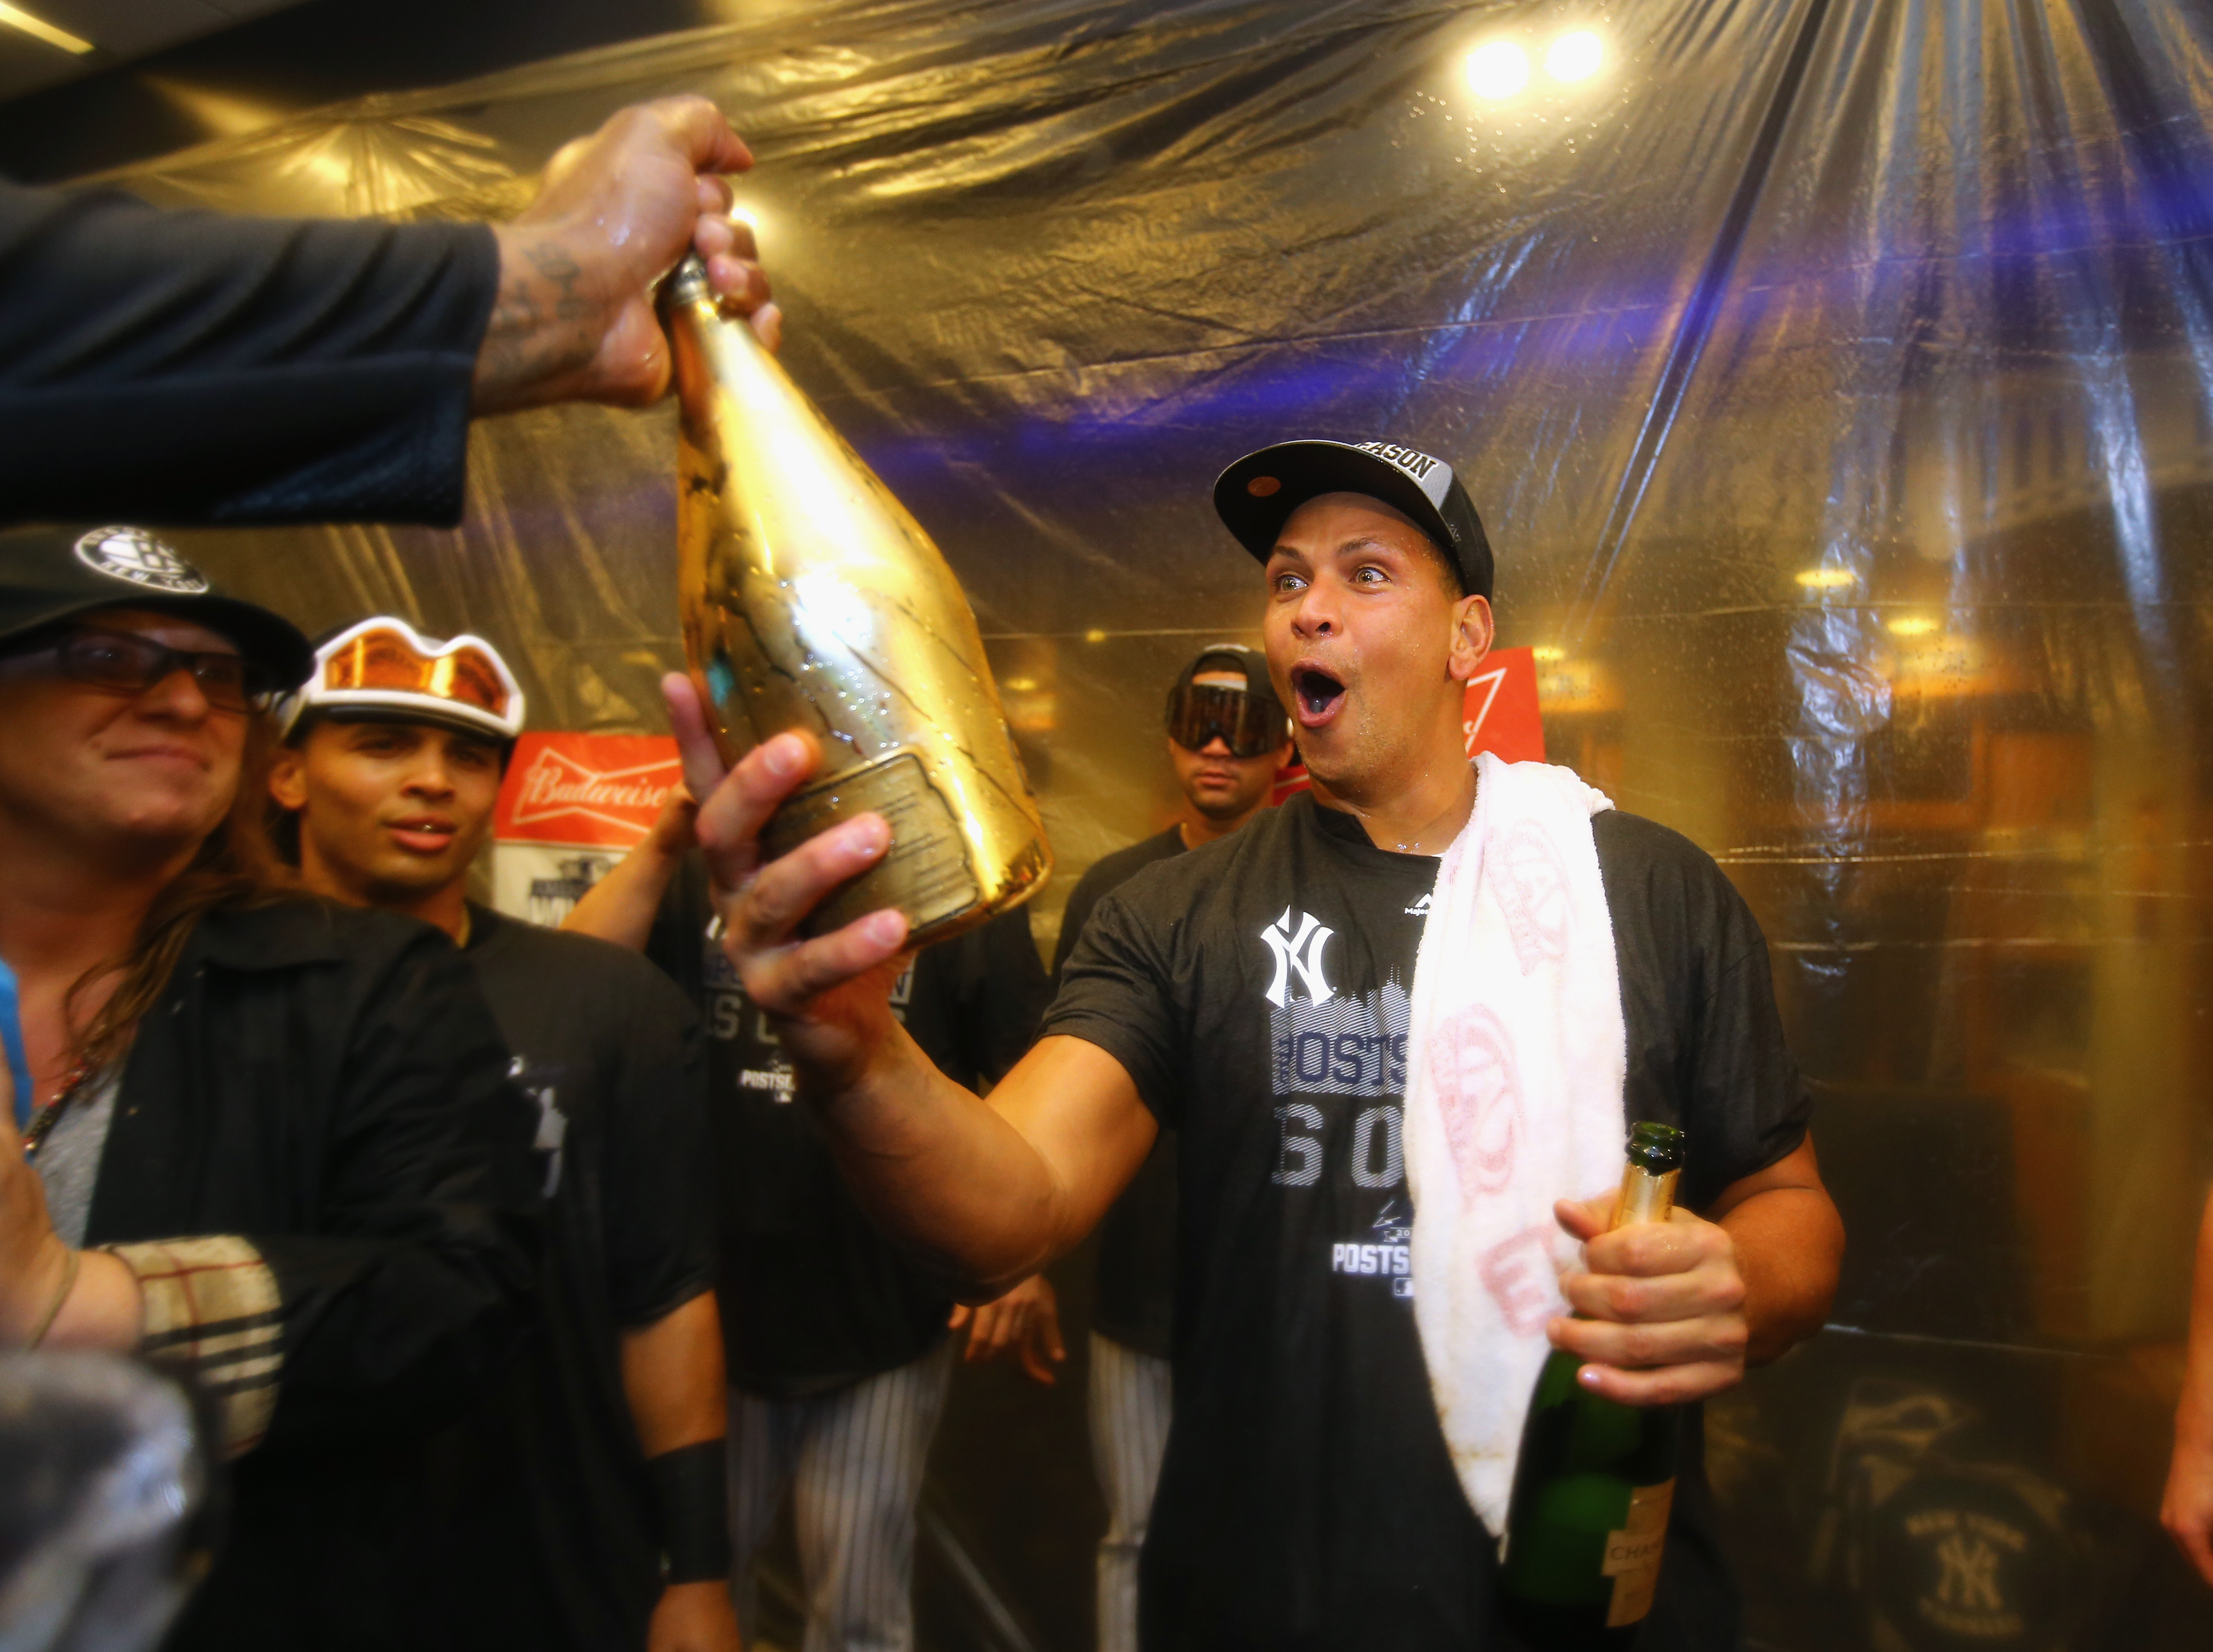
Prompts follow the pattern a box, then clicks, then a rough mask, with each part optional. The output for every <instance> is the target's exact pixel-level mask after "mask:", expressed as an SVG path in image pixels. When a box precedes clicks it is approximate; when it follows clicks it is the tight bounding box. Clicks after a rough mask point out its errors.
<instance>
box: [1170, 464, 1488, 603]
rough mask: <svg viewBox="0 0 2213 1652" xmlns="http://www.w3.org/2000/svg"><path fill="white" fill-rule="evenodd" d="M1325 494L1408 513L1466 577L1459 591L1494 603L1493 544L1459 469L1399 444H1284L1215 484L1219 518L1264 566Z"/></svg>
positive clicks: (1232, 468) (1233, 469)
mask: <svg viewBox="0 0 2213 1652" xmlns="http://www.w3.org/2000/svg"><path fill="white" fill-rule="evenodd" d="M1325 493H1364V494H1366V495H1367V496H1368V497H1369V498H1371V499H1381V501H1383V503H1385V504H1387V505H1391V506H1393V507H1394V508H1396V509H1399V510H1401V511H1404V512H1405V515H1407V517H1408V518H1409V519H1410V520H1411V521H1412V522H1413V524H1414V525H1415V526H1416V527H1418V528H1420V529H1421V530H1422V532H1423V533H1426V534H1428V535H1429V536H1430V539H1433V540H1435V541H1436V545H1437V546H1438V548H1439V549H1440V550H1442V551H1443V552H1444V553H1445V554H1446V556H1447V557H1448V558H1449V559H1450V560H1451V562H1452V564H1453V566H1454V568H1456V569H1457V570H1459V572H1460V588H1461V590H1462V591H1464V592H1466V594H1468V595H1470V596H1479V597H1483V598H1485V599H1488V598H1489V597H1490V595H1491V576H1492V570H1491V541H1490V540H1489V539H1486V538H1484V532H1483V523H1482V521H1481V520H1480V519H1479V518H1478V516H1477V515H1476V514H1475V506H1474V505H1473V504H1472V503H1469V500H1468V497H1467V490H1466V488H1464V487H1462V486H1461V485H1460V478H1459V477H1458V476H1457V475H1455V474H1454V472H1453V467H1452V466H1450V465H1448V464H1447V463H1445V461H1444V460H1442V459H1439V458H1438V457H1436V455H1435V454H1426V453H1424V452H1423V451H1422V450H1421V449H1420V448H1409V447H1407V446H1406V445H1405V443H1403V442H1327V441H1322V440H1320V439H1309V440H1302V441H1298V442H1277V443H1276V445H1275V446H1274V447H1272V448H1261V449H1260V451H1259V452H1258V453H1248V454H1246V455H1245V457H1244V458H1242V459H1241V460H1238V461H1237V462H1236V463H1235V464H1234V465H1232V466H1230V467H1229V468H1228V470H1226V471H1224V472H1222V474H1221V475H1220V476H1217V477H1216V478H1215V479H1214V509H1215V514H1216V515H1219V516H1220V517H1221V518H1222V525H1223V526H1224V527H1228V530H1229V531H1230V532H1231V533H1234V534H1235V535H1236V536H1237V542H1238V543H1239V544H1240V545H1241V546H1244V547H1245V548H1246V549H1247V551H1250V552H1252V553H1253V555H1254V556H1255V557H1257V558H1259V559H1260V560H1261V561H1262V562H1265V561H1267V559H1268V558H1269V556H1270V555H1271V553H1272V552H1274V550H1275V548H1276V536H1277V534H1279V533H1282V532H1283V522H1284V520H1285V519H1286V518H1287V517H1289V515H1290V514H1291V513H1292V512H1293V511H1294V510H1296V509H1298V508H1299V507H1300V506H1301V505H1302V504H1304V503H1306V502H1307V501H1308V500H1309V499H1314V498H1319V497H1320V496H1321V495H1323V494H1325Z"/></svg>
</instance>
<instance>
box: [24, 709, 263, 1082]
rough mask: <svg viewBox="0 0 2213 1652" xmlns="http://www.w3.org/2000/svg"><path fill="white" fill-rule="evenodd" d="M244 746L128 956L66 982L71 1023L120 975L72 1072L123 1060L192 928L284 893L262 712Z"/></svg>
mask: <svg viewBox="0 0 2213 1652" xmlns="http://www.w3.org/2000/svg"><path fill="white" fill-rule="evenodd" d="M246 715H247V722H246V747H245V750H244V752H243V753H241V756H240V759H239V765H238V790H237V793H236V795H235V796H233V797H232V798H231V800H230V809H229V813H227V814H225V815H224V816H223V821H222V824H220V825H219V826H216V829H215V830H214V831H213V832H210V833H208V835H207V838H206V839H205V840H204V842H202V843H201V844H200V848H199V853H198V855H196V856H193V857H192V864H191V865H190V866H188V867H186V869H185V870H184V871H183V872H182V873H181V874H180V875H178V876H177V878H176V879H175V880H174V881H172V882H171V883H170V885H169V887H168V888H166V889H164V890H162V893H161V894H160V895H158V896H157V897H155V901H154V905H153V906H152V908H151V909H150V910H149V911H148V912H147V914H146V921H145V923H144V924H142V925H140V927H139V930H138V938H137V941H136V942H134V943H133V944H132V946H131V951H130V953H129V954H128V955H127V956H125V957H123V958H119V959H113V960H109V961H107V962H106V963H101V964H95V965H94V966H93V967H92V968H90V969H88V970H87V971H86V972H84V973H83V974H82V975H80V976H78V977H77V978H76V981H75V982H74V983H73V984H71V985H70V990H69V997H68V998H67V999H66V1000H65V1001H64V1005H63V1015H64V1019H65V1020H67V1021H75V1020H76V1017H75V1016H74V1015H70V1013H69V1012H70V1005H72V1004H74V1003H76V999H77V997H78V995H79V994H80V993H82V992H84V991H87V990H88V989H89V988H90V987H91V986H92V984H94V982H96V981H100V980H103V979H105V978H107V977H108V976H110V975H117V976H119V977H120V979H119V980H118V981H117V982H116V985H115V991H113V993H111V994H110V995H109V996H108V999H107V1003H104V1004H102V1005H101V1007H100V1011H99V1013H98V1014H96V1015H94V1016H93V1018H92V1019H91V1021H89V1022H88V1023H87V1024H86V1027H85V1028H84V1031H83V1032H82V1033H78V1034H76V1038H75V1039H74V1040H73V1041H72V1048H71V1050H70V1055H71V1056H72V1058H74V1064H75V1070H76V1071H78V1072H81V1073H95V1072H98V1071H99V1070H101V1068H103V1067H105V1066H107V1064H109V1063H111V1062H113V1061H114V1060H115V1059H116V1058H118V1057H119V1056H121V1055H122V1053H123V1052H124V1050H125V1048H126V1047H127V1046H128V1045H130V1042H131V1033H133V1032H134V1031H136V1030H137V1026H138V1021H139V1018H140V1017H142V1016H143V1015H145V1013H146V1012H147V1011H148V1010H149V1009H152V1008H153V1007H154V1005H155V1001H156V1000H158V999H159V998H160V997H161V996H162V989H163V988H165V987H166V986H168V984H169V976H170V973H171V972H173V971H174V969H175V968H176V966H177V959H178V958H179V956H180V954H182V953H183V952H184V949H185V942H186V939H187V938H188V937H189V936H191V935H192V929H193V927H194V926H195V925H196V924H198V922H199V921H200V919H201V918H203V917H206V916H207V914H208V913H210V912H211V911H216V910H217V909H218V908H220V907H225V906H256V905H262V904H264V903H265V902H267V901H271V900H274V899H277V898H278V897H280V896H281V895H283V893H286V891H287V889H288V887H289V885H290V875H289V874H288V873H287V872H286V870H285V868H284V866H283V863H282V862H281V861H279V860H278V859H277V853H276V850H274V849H273V848H272V847H271V844H270V842H269V830H268V825H267V804H268V799H269V764H270V759H271V756H272V755H273V754H274V753H275V752H276V749H277V727H276V724H275V723H274V722H272V721H271V719H270V717H269V716H268V715H267V714H266V713H265V712H260V711H249V712H247V714H246Z"/></svg>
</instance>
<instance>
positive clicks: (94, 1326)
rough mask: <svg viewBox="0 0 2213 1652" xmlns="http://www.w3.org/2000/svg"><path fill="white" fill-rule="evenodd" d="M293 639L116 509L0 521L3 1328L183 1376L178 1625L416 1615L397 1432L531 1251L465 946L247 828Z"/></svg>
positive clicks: (503, 1059)
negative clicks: (191, 1504) (307, 890)
mask: <svg viewBox="0 0 2213 1652" xmlns="http://www.w3.org/2000/svg"><path fill="white" fill-rule="evenodd" d="M310 658H311V655H310V650H309V649H308V642H307V639H306V638H305V637H302V636H301V634H300V633H299V631H297V630H296V628H295V627H294V626H292V625H290V623H289V622H287V621H286V620H284V619H281V618H280V617H279V616H277V615H276V614H273V613H270V612H268V611H267V610H265V609H263V608H259V607H255V606H254V605H253V604H251V603H248V602H244V601H241V600H237V599H235V598H233V597H229V596H226V595H224V594H223V593H222V592H220V591H218V590H216V588H214V586H212V585H211V584H210V582H208V580H207V579H206V577H205V576H204V575H202V574H201V573H200V571H199V570H198V569H196V568H194V567H193V566H192V564H190V563H188V562H186V560H185V559H184V558H182V557H180V556H179V555H178V554H177V552H175V551H174V549H173V548H171V547H170V546H167V545H165V544H163V543H162V541H161V540H159V539H155V537H153V536H152V535H151V534H149V533H143V532H142V531H140V530H138V529H136V528H127V527H107V528H95V529H93V530H91V531H89V532H85V533H76V532H74V531H61V530H48V529H41V530H34V531H28V532H24V533H14V534H9V535H6V536H0V959H4V960H5V961H6V962H7V964H8V965H9V967H10V969H11V970H12V971H13V972H14V973H15V979H16V984H17V989H18V994H19V1004H20V1008H21V1017H22V1030H23V1041H24V1045H25V1047H26V1054H27V1058H28V1059H27V1067H28V1070H29V1074H30V1077H31V1087H30V1088H31V1090H32V1094H28V1095H24V1096H11V1098H10V1100H11V1101H12V1102H15V1103H17V1104H20V1114H19V1113H18V1112H17V1111H16V1110H15V1109H13V1108H10V1109H0V1115H4V1116H0V1348H7V1349H12V1348H24V1347H33V1346H40V1345H44V1346H47V1347H64V1348H87V1349H107V1350H125V1351H133V1352H136V1353H137V1354H138V1355H140V1356H143V1358H145V1359H148V1360H149V1361H151V1362H154V1363H155V1364H156V1365H160V1366H162V1367H165V1368H168V1369H172V1370H174V1371H177V1372H178V1373H180V1375H183V1376H184V1377H185V1378H186V1380H187V1381H189V1382H191V1383H192V1384H193V1385H195V1386H197V1387H198V1389H199V1391H200V1392H201V1393H203V1394H204V1395H205V1396H206V1398H207V1401H208V1408H209V1409H208V1414H209V1415H210V1417H212V1419H213V1423H214V1427H215V1429H216V1431H217V1435H218V1436H219V1437H217V1438H216V1439H215V1440H214V1441H212V1442H210V1443H211V1445H212V1446H213V1447H214V1448H216V1451H217V1452H218V1453H219V1454H223V1455H226V1456H229V1457H231V1458H234V1459H235V1465H234V1470H233V1490H232V1495H231V1497H230V1500H229V1502H230V1508H229V1520H228V1522H227V1525H228V1532H227V1534H226V1537H225V1540H224V1545H223V1549H222V1551H221V1552H220V1553H219V1555H218V1557H217V1558H216V1564H215V1566H214V1568H213V1570H212V1571H211V1572H210V1575H209V1576H208V1577H207V1578H206V1580H205V1581H204V1583H203V1585H202V1587H201V1588H200V1589H199V1591H198V1594H197V1596H196V1597H195V1598H194V1599H193V1600H192V1602H191V1603H190V1604H189V1605H188V1606H187V1607H186V1610H185V1612H184V1615H183V1617H182V1618H181V1620H180V1623H179V1625H178V1626H177V1628H176V1630H175V1631H174V1634H173V1636H172V1637H171V1639H170V1640H169V1642H168V1645H169V1646H171V1647H174V1648H187V1649H198V1648H203V1647H208V1648H215V1647H219V1648H223V1649H225V1652H256V1649H271V1652H275V1649H291V1648H297V1647H304V1646H346V1647H361V1648H380V1649H381V1648H387V1647H388V1648H393V1649H399V1648H401V1647H412V1645H414V1644H415V1642H414V1641H413V1639H412V1637H411V1636H410V1635H409V1634H408V1633H407V1632H406V1625H405V1623H404V1621H403V1618H402V1617H401V1613H400V1603H401V1602H402V1601H403V1600H405V1596H406V1594H407V1591H408V1588H409V1579H408V1576H407V1570H406V1567H405V1558H406V1557H405V1542H404V1538H405V1532H406V1529H407V1522H408V1521H409V1520H411V1519H412V1515H413V1514H414V1512H415V1509H416V1507H417V1504H418V1501H419V1499H420V1497H421V1495H422V1493H423V1490H424V1478H423V1467H422V1463H421V1458H420V1453H421V1449H422V1447H423V1445H424V1442H426V1441H427V1440H428V1439H429V1438H430V1436H431V1435H432V1434H433V1433H434V1432H435V1431H436V1429H438V1428H440V1427H442V1426H443V1425H444V1424H445V1423H448V1421H450V1420H451V1419H452V1418H454V1417H458V1416H460V1415H462V1414H463V1413H464V1412H466V1410H467V1409H468V1408H469V1407H470V1406H471V1405H473V1404H475V1403H476V1402H477V1400H478V1399H479V1395H480V1394H481V1393H484V1392H485V1391H486V1389H487V1388H488V1387H489V1385H490V1382H491V1378H492V1376H493V1375H494V1374H495V1373H496V1372H497V1370H498V1369H499V1368H500V1366H501V1364H502V1362H503V1361H504V1360H505V1359H506V1358H507V1357H508V1356H509V1354H510V1353H511V1352H512V1350H514V1349H515V1346H516V1345H517V1344H518V1341H519V1339H520V1338H521V1334H522V1332H523V1329H524V1325H525V1306H526V1303H527V1299H528V1296H529V1292H530V1288H531V1283H532V1278H533V1269H534V1259H535V1254H536V1250H537V1244H538V1221H539V1214H540V1192H539V1184H540V1178H541V1176H542V1172H541V1171H540V1168H539V1167H538V1166H537V1164H536V1163H535V1161H534V1160H533V1155H532V1152H531V1143H532V1140H533V1135H534V1133H535V1131H536V1119H535V1115H534V1112H533V1109H532V1108H531V1107H530V1106H529V1105H528V1104H527V1102H526V1101H525V1100H524V1099H523V1097H522V1096H521V1094H520V1093H519V1092H518V1091H517V1090H516V1089H515V1088H513V1087H512V1086H510V1085H509V1082H507V1062H508V1057H507V1051H506V1048H505V1045H503V1042H502V1041H501V1039H500V1036H499V1030H498V1028H497V1026H496V1025H495V1024H494V1022H493V1021H492V1017H491V1013H490V1011H489V1010H488V1009H486V1007H485V1002H484V999H483V997H481V995H480V994H479V992H478V991H477V989H476V986H475V984H474V983H473V982H472V980H471V978H470V974H469V971H468V967H467V966H466V964H465V963H464V962H463V961H462V960H460V958H459V957H458V956H456V955H455V954H454V950H453V948H451V947H450V946H448V944H447V943H446V942H445V940H444V938H443V937H442V936H438V935H436V934H435V933H434V932H432V931H430V930H426V929H425V928H424V926H422V925H420V924H412V923H408V922H405V921H404V920H402V919H399V918H396V917H391V916H389V915H387V914H384V913H379V912H352V911H344V910H341V909H338V908H335V907H332V906H330V905H326V903H323V902H320V901H316V900H312V899H306V898H304V897H302V896H301V895H300V894H299V893H297V892H296V891H294V890H292V889H291V888H290V887H289V884H288V881H286V880H285V879H284V878H283V875H282V868H281V866H280V864H279V863H278V862H277V857H276V856H275V855H274V853H273V852H272V850H271V846H270V844H269V842H268V838H267V834H266V830H265V808H266V802H265V792H264V790H263V785H264V781H263V770H264V767H265V765H266V762H267V760H268V753H269V751H270V749H271V747H272V745H273V744H274V742H275V732H274V729H273V727H272V725H271V722H270V720H269V716H268V707H269V704H270V701H271V697H272V696H273V695H274V694H275V693H277V692H279V691H281V690H283V689H285V688H289V687H290V686H291V685H292V684H294V683H296V682H297V681H298V680H300V679H301V678H302V676H303V675H305V674H306V672H307V670H308V665H309V663H310ZM6 1088H9V1089H10V1090H12V1089H13V1085H12V1084H7V1085H6ZM19 1116H20V1119H21V1122H22V1125H23V1128H22V1129H21V1133H20V1134H19V1131H18V1123H17V1120H18V1117H19Z"/></svg>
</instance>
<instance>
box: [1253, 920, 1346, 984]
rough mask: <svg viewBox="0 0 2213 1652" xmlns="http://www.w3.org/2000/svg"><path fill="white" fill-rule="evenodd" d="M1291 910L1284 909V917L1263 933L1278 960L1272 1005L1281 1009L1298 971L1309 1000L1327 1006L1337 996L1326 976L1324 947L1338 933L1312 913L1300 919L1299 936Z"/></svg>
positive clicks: (1263, 937) (1272, 982) (1268, 946)
mask: <svg viewBox="0 0 2213 1652" xmlns="http://www.w3.org/2000/svg"><path fill="white" fill-rule="evenodd" d="M1291 917H1292V913H1291V909H1290V908H1289V907H1288V906H1286V907H1284V908H1283V916H1282V917H1279V918H1277V920H1276V921H1275V922H1274V923H1273V924H1270V925H1268V927H1267V928H1266V929H1265V930H1261V931H1260V939H1261V940H1262V941H1263V942H1265V943H1266V944H1267V948H1268V950H1269V952H1270V953H1271V954H1273V955H1274V957H1275V960H1276V978H1275V979H1274V980H1273V981H1271V983H1270V984H1269V986H1268V1002H1269V1003H1271V1004H1273V1005H1275V1006H1276V1007H1277V1009H1282V1008H1283V1003H1284V1001H1285V999H1286V997H1288V996H1289V992H1290V988H1291V972H1293V971H1294V970H1295V971H1297V972H1298V977H1299V979H1300V980H1301V981H1302V982H1303V983H1304V984H1305V986H1306V990H1307V997H1309V998H1311V999H1313V1000H1314V1002H1315V1003H1328V1002H1329V1001H1330V998H1331V997H1332V996H1333V995H1332V989H1331V987H1330V984H1329V978H1328V977H1327V976H1326V975H1324V974H1323V973H1322V968H1321V953H1322V948H1324V947H1326V946H1327V945H1328V944H1329V940H1330V937H1331V936H1333V935H1335V934H1336V933H1337V931H1336V930H1332V929H1329V928H1326V927H1325V926H1324V924H1322V922H1321V920H1320V918H1318V917H1315V916H1314V914H1313V913H1312V912H1308V913H1305V914H1303V915H1302V916H1301V917H1300V918H1299V924H1298V929H1297V930H1296V932H1295V933H1294V931H1293V930H1292V928H1291Z"/></svg>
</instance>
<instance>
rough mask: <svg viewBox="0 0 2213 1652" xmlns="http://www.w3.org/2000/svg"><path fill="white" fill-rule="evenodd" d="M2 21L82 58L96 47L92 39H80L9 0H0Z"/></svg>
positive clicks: (35, 38) (34, 37) (0, 19)
mask: <svg viewBox="0 0 2213 1652" xmlns="http://www.w3.org/2000/svg"><path fill="white" fill-rule="evenodd" d="M0 23H5V24H7V25H8V27H10V28H19V29H21V30H22V31H23V33H24V34H27V35H29V36H31V38H32V39H34V40H44V41H45V42H46V44H47V45H48V46H59V47H60V48H61V49H62V50H63V51H64V52H73V53H75V54H76V56H78V57H80V58H82V56H84V54H85V53H86V52H90V51H92V50H94V46H93V44H92V42H91V41H90V40H79V39H77V37H76V35H74V34H70V32H69V31H68V30H67V29H65V28H56V27H54V26H53V25H52V23H50V22H48V21H46V19H45V18H43V17H34V16H32V15H31V14H30V13H29V12H27V11H25V10H23V9H21V8H20V7H17V6H11V5H9V3H8V0H0Z"/></svg>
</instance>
